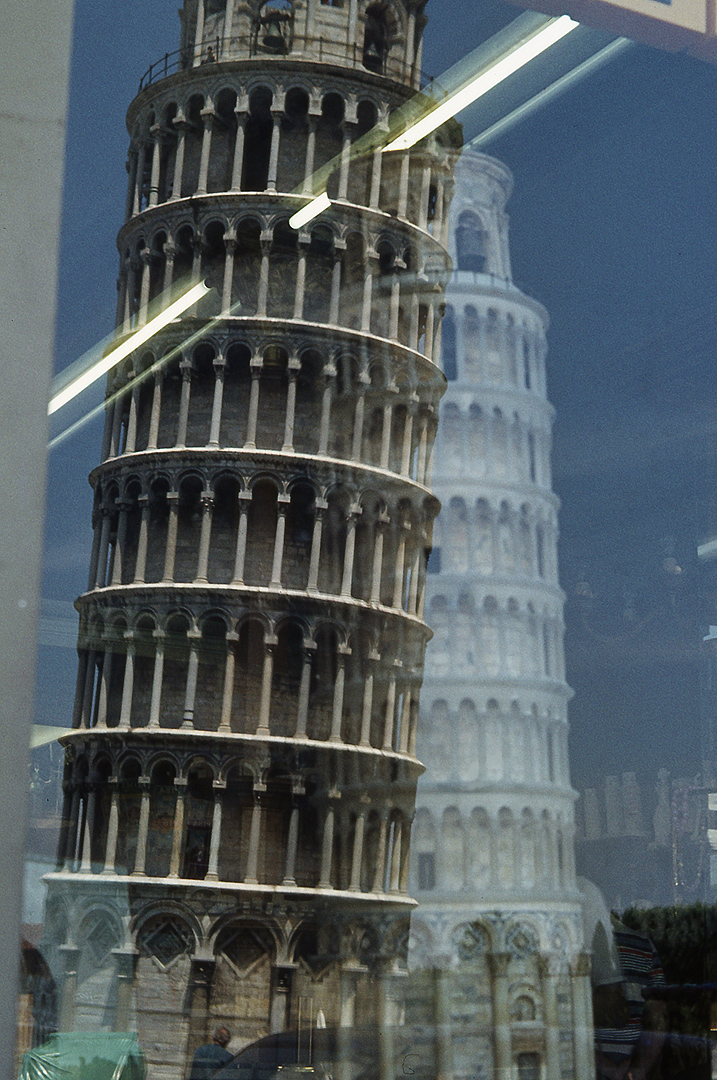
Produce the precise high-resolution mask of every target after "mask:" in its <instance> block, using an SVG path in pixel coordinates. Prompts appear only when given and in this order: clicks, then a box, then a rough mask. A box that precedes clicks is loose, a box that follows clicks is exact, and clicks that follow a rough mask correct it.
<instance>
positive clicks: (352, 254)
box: [117, 195, 450, 359]
mask: <svg viewBox="0 0 717 1080" xmlns="http://www.w3.org/2000/svg"><path fill="white" fill-rule="evenodd" d="M191 202H192V205H191V207H189V206H188V205H187V204H186V201H184V202H181V203H178V204H177V205H176V207H175V208H174V209H173V210H172V211H171V212H170V211H167V212H165V211H164V209H163V208H161V207H160V208H158V209H157V210H151V211H148V212H147V213H145V214H143V216H142V218H140V219H138V220H137V221H136V222H133V223H132V224H130V225H128V226H126V227H125V229H123V231H122V232H121V233H120V236H119V238H118V246H119V249H120V253H121V260H120V275H119V279H118V301H117V325H118V327H121V328H122V330H123V332H128V331H129V330H131V329H133V328H135V329H136V328H138V327H140V326H143V325H144V324H145V322H146V321H147V318H148V313H151V311H152V308H151V303H152V301H153V300H154V299H155V298H156V297H158V296H159V294H160V293H162V292H163V291H164V290H166V289H169V288H170V287H171V286H175V287H180V286H181V285H182V283H183V282H185V281H186V282H187V283H188V282H189V281H190V280H191V279H197V278H202V279H204V280H205V281H206V282H207V284H208V285H209V286H210V287H213V288H214V289H215V290H216V294H215V295H214V294H213V295H211V296H207V297H205V298H204V299H202V300H200V301H199V303H198V305H197V309H196V310H197V311H198V312H199V314H201V315H205V316H219V315H223V316H225V317H228V316H229V315H231V314H234V315H240V316H254V317H257V318H264V317H267V318H270V319H292V320H296V321H300V320H302V321H304V322H311V323H318V324H320V325H327V324H328V325H330V326H332V327H334V328H335V327H337V326H340V327H344V328H346V329H348V330H355V331H363V332H364V333H366V334H371V335H373V336H374V337H377V338H383V339H389V340H393V341H400V342H401V343H402V344H403V345H404V346H406V347H407V348H410V349H413V350H418V351H420V352H421V353H424V354H425V355H427V356H428V357H429V359H430V358H431V357H432V356H433V355H437V349H436V342H437V337H438V331H439V327H440V314H441V311H442V303H443V297H442V288H443V285H444V284H445V281H446V279H447V277H448V275H449V272H450V271H449V265H450V264H449V262H448V257H447V255H446V253H445V251H444V250H443V249H442V247H441V246H440V244H439V243H438V242H437V241H435V240H433V239H432V237H431V236H429V234H428V233H425V232H421V231H420V230H418V229H416V228H413V227H412V226H410V225H408V224H406V223H403V224H402V223H400V222H398V221H397V220H396V219H395V218H390V219H388V218H387V217H386V215H378V214H372V213H371V212H369V211H366V210H363V209H361V208H359V207H353V206H350V205H348V204H347V205H346V206H345V207H343V208H342V213H341V215H340V220H339V215H338V214H336V213H334V212H333V211H331V212H327V213H325V214H323V215H322V217H321V218H320V219H319V220H316V221H314V222H312V223H309V224H308V225H307V226H306V227H305V228H304V229H302V230H300V231H299V232H296V231H295V230H294V229H292V228H291V227H290V226H289V224H288V218H289V215H290V214H291V212H292V210H291V209H289V208H287V200H286V198H285V197H284V196H268V195H266V196H251V195H246V196H244V195H242V196H236V197H232V196H225V197H222V198H220V199H217V198H216V197H214V196H212V197H208V198H206V199H205V200H202V199H197V200H191Z"/></svg>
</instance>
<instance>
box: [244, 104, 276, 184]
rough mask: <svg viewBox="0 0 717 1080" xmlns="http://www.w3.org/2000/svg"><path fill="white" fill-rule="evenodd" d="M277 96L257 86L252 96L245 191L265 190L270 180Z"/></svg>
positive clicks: (245, 169)
mask: <svg viewBox="0 0 717 1080" xmlns="http://www.w3.org/2000/svg"><path fill="white" fill-rule="evenodd" d="M273 96H274V95H273V93H272V91H271V90H270V89H269V87H268V86H257V87H256V88H255V89H253V90H252V92H251V94H250V96H249V116H248V119H247V122H246V128H245V132H244V156H243V167H242V178H241V189H242V191H265V190H266V187H267V183H268V178H269V157H270V153H271V133H272V130H273V126H274V121H273V118H272V115H271V106H272V102H273Z"/></svg>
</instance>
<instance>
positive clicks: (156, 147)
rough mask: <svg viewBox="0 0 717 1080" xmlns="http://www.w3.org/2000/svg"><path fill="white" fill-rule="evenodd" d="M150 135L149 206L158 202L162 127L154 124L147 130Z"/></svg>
mask: <svg viewBox="0 0 717 1080" xmlns="http://www.w3.org/2000/svg"><path fill="white" fill-rule="evenodd" d="M149 133H150V135H151V136H152V171H151V175H150V180H149V204H148V205H149V206H156V205H157V203H158V202H159V165H160V160H161V156H162V129H161V127H160V126H159V124H155V125H154V127H151V128H150V130H149Z"/></svg>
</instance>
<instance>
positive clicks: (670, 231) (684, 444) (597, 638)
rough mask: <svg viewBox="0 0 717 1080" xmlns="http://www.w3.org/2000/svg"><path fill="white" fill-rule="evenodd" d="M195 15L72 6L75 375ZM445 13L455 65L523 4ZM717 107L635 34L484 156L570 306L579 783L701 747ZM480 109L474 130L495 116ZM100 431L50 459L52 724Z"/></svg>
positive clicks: (547, 282)
mask: <svg viewBox="0 0 717 1080" xmlns="http://www.w3.org/2000/svg"><path fill="white" fill-rule="evenodd" d="M176 8H177V2H176V0H154V2H150V3H147V0H143V2H140V0H119V2H113V3H111V2H109V0H92V2H89V0H77V3H76V25H75V49H74V56H73V66H72V87H71V98H70V116H69V126H68V145H67V166H66V176H65V207H64V218H63V233H62V253H61V268H60V295H59V313H58V336H57V366H58V368H61V367H64V366H65V365H66V364H67V363H69V362H70V361H72V360H74V359H76V358H77V357H78V356H79V355H81V354H82V353H83V352H84V351H85V350H87V349H88V348H90V347H91V346H92V345H94V344H95V343H96V342H97V341H98V340H100V339H101V338H103V337H104V336H105V335H106V334H107V333H109V332H110V330H111V328H112V325H113V322H114V310H115V298H116V293H115V279H116V274H117V251H116V247H115V235H116V232H117V230H118V228H119V226H120V224H121V220H122V213H123V209H124V200H125V189H126V173H125V168H124V162H125V157H126V150H127V133H126V129H125V123H124V116H125V112H126V108H127V106H128V104H129V102H130V100H131V98H132V97H133V95H134V94H135V93H136V90H137V85H138V81H139V78H140V76H141V74H142V73H143V71H144V70H145V69H146V68H147V67H148V66H149V64H150V63H151V62H152V61H153V60H156V59H158V58H159V57H160V56H162V55H163V54H164V53H165V52H166V51H172V50H173V49H175V48H176V47H177V44H178V36H179V22H178V18H177V13H176ZM427 13H428V15H429V25H428V28H427V31H426V35H425V51H424V68H425V70H426V71H427V72H429V73H430V74H432V75H438V74H440V72H442V71H444V70H445V69H446V68H447V67H449V66H450V65H451V64H453V63H455V62H457V61H458V60H460V59H461V56H462V55H463V54H464V53H465V52H468V51H470V49H472V48H474V47H476V46H478V45H479V44H480V43H481V41H482V40H484V39H485V38H486V37H488V36H489V35H490V34H491V33H493V32H495V31H496V30H498V29H499V28H500V27H501V26H502V25H504V24H505V23H506V22H507V21H509V19H511V18H513V17H514V16H515V15H516V14H518V11H517V9H513V8H512V7H509V6H508V5H505V4H501V3H492V4H480V3H474V2H470V3H469V2H468V0H430V3H429V4H428V8H427ZM716 105H717V69H716V68H713V67H708V66H707V65H701V64H699V63H697V62H695V61H690V60H687V59H685V58H683V57H679V56H671V55H667V54H663V53H659V52H657V51H655V50H651V49H647V48H644V47H639V46H636V47H635V48H634V49H633V50H631V51H630V52H629V53H628V54H626V56H625V57H624V58H622V59H620V60H617V61H615V62H614V63H612V64H611V65H610V66H608V67H606V68H605V69H603V70H602V71H601V72H600V73H599V74H597V75H594V76H592V77H591V78H590V79H588V80H587V81H586V82H584V83H583V84H581V85H580V86H579V87H577V88H576V89H575V90H573V91H571V92H570V93H569V94H567V95H566V96H564V97H562V98H561V99H560V100H559V101H558V102H556V103H554V104H553V105H551V106H549V107H548V108H547V109H545V110H544V111H543V112H542V113H540V114H539V115H538V116H537V117H534V118H533V119H531V120H529V121H527V122H526V123H524V124H522V125H520V126H519V127H517V128H515V129H514V131H512V132H511V133H510V134H509V135H508V136H506V137H504V138H502V139H501V140H499V141H497V142H496V143H495V144H494V145H493V146H491V147H489V148H487V149H488V150H489V152H491V153H494V154H495V155H496V156H498V157H500V158H502V159H503V160H504V161H506V162H507V164H508V165H509V166H510V167H511V169H512V170H513V172H514V174H515V192H514V194H513V197H512V199H511V202H510V204H509V207H508V209H509V212H510V216H511V237H512V243H511V247H512V257H513V273H514V278H515V280H516V281H517V282H518V283H520V284H521V286H522V287H523V288H524V289H525V290H526V291H527V292H529V293H531V294H532V295H533V296H535V297H537V298H538V299H539V300H541V301H542V302H543V303H544V304H545V305H546V307H547V308H548V310H549V312H550V316H551V330H550V335H549V345H550V353H549V358H548V364H549V367H548V372H549V386H550V396H551V399H552V401H553V403H554V405H555V406H556V409H557V421H556V428H555V484H556V489H557V490H558V493H559V494H560V497H561V499H562V502H563V509H562V513H561V528H562V541H561V568H562V578H563V584H564V588H565V589H566V591H567V592H568V593H569V594H570V595H572V593H573V591H574V586H575V583H576V582H577V581H579V580H583V579H586V580H587V581H588V583H589V585H590V591H591V593H592V594H593V599H592V600H590V601H589V604H588V606H589V609H590V610H589V611H587V612H585V611H582V610H581V609H579V607H578V605H577V604H576V602H575V600H574V599H571V600H570V601H569V604H568V608H567V622H568V640H567V652H568V660H569V665H570V666H569V671H568V675H569V681H570V682H571V684H572V685H573V687H574V688H575V690H576V697H575V699H574V701H573V703H572V706H571V717H572V728H573V735H572V762H573V775H574V777H575V779H576V780H577V781H578V782H579V783H580V784H581V785H582V784H583V783H585V782H586V781H587V780H590V779H591V778H592V777H593V776H595V775H600V774H603V773H605V772H606V771H618V772H620V771H622V770H623V769H627V768H631V769H635V770H637V771H638V772H645V773H652V772H653V771H654V770H656V769H657V768H658V767H659V766H661V765H666V766H667V767H669V768H670V769H671V770H673V771H674V772H676V773H678V772H680V771H683V772H686V773H691V772H695V771H696V769H697V768H698V767H699V764H700V759H701V756H702V746H701V739H702V736H701V733H700V732H701V728H700V724H701V721H700V718H699V715H698V707H697V702H698V693H697V674H698V656H699V649H698V642H699V637H700V633H699V623H700V617H703V618H706V619H707V621H709V612H707V613H705V612H704V611H703V612H702V613H701V612H700V603H699V599H700V598H699V590H698V574H697V566H696V557H695V545H696V542H697V539H698V534H699V533H700V530H701V529H702V527H703V526H702V521H701V519H702V517H703V512H704V505H705V502H706V497H707V494H708V492H707V491H706V488H707V487H708V486H709V480H708V478H707V477H706V475H705V472H704V470H703V468H702V464H701V462H702V455H703V453H704V451H705V448H707V447H709V446H711V445H712V443H713V442H714V432H715V427H716V424H715V417H716V416H717V412H716V411H715V408H714V405H713V404H712V402H713V401H714V400H717V395H715V376H714V372H715V360H716V359H717V344H716V342H715V332H714V329H713V327H714V325H715V312H716V311H717V309H716V308H715V307H714V299H713V297H714V290H715V281H716V279H717V273H716V272H717V208H716V204H715V198H714V191H715V179H716V177H715V172H716V163H717V125H715V123H714V117H715V113H716V108H715V106H716ZM464 121H465V128H466V134H467V135H468V136H470V135H472V134H474V133H476V131H477V130H478V128H477V124H478V122H479V115H478V114H476V113H474V114H473V115H468V116H465V117H464ZM99 443H100V428H99V424H98V423H94V424H91V425H88V427H87V428H86V429H85V430H84V431H83V432H82V433H81V434H80V435H78V436H76V437H74V438H73V439H71V440H69V441H68V442H67V443H65V444H64V445H63V446H62V447H61V448H59V449H57V450H55V451H54V452H53V454H52V455H51V460H50V479H49V499H48V525H47V534H48V542H47V557H46V567H45V580H44V587H43V596H44V597H45V599H46V601H47V603H46V606H45V612H46V616H47V621H46V623H45V636H46V637H47V634H48V633H52V632H53V628H54V631H59V637H57V636H56V637H55V638H54V640H55V641H56V642H58V643H57V644H55V645H53V646H46V647H44V648H43V650H42V652H41V663H40V675H39V689H38V704H37V716H38V720H40V721H41V722H45V723H56V724H64V723H67V722H68V721H69V717H70V715H71V707H72V698H73V694H74V679H75V661H74V652H73V650H72V647H71V646H72V638H73V631H72V630H70V631H67V630H66V629H65V630H63V629H62V626H65V625H66V624H63V623H62V616H63V614H66V609H64V608H63V607H62V606H59V605H61V604H62V603H65V604H66V603H69V602H71V601H72V600H73V599H74V597H75V596H76V595H77V594H78V593H79V592H81V591H82V589H83V588H84V587H85V584H86V573H87V565H88V561H89V548H90V541H91V530H90V520H89V517H90V506H91V499H90V489H89V486H88V484H87V473H88V472H89V470H90V468H91V467H92V466H93V465H94V464H95V463H96V461H97V457H98V452H99ZM699 538H700V539H701V536H700V537H699ZM669 559H675V560H676V562H677V564H678V565H679V566H680V567H681V568H682V571H683V572H682V574H681V575H674V574H672V573H671V571H670V567H671V566H672V564H671V563H669ZM666 560H668V561H666ZM703 607H704V604H703ZM55 620H57V621H55ZM712 621H713V622H715V623H717V609H715V610H714V614H713V615H712ZM48 628H49V629H48ZM62 642H64V644H62Z"/></svg>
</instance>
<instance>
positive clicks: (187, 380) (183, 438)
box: [174, 360, 192, 450]
mask: <svg viewBox="0 0 717 1080" xmlns="http://www.w3.org/2000/svg"><path fill="white" fill-rule="evenodd" d="M179 370H180V371H181V373H182V391H181V396H180V399H179V416H178V417H177V439H176V442H175V444H174V445H175V447H176V448H177V449H178V450H183V449H184V447H185V446H186V443H187V424H188V422H189V397H190V394H191V388H192V362H191V360H182V361H181V362H180V365H179Z"/></svg>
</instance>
